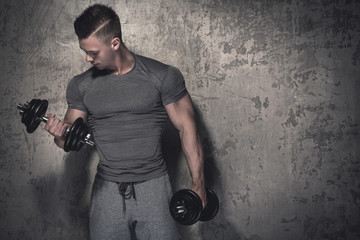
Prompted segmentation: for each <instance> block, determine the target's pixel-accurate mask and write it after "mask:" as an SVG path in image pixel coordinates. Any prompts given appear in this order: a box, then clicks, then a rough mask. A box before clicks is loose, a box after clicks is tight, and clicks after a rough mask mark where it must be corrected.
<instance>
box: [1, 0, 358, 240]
mask: <svg viewBox="0 0 360 240" xmlns="http://www.w3.org/2000/svg"><path fill="white" fill-rule="evenodd" d="M92 3H94V2H93V1H89V0H81V1H75V0H61V1H59V0H50V1H49V0H48V1H47V0H30V1H29V0H22V1H21V0H12V1H6V0H2V1H1V5H0V13H1V14H0V44H1V58H0V68H1V76H0V79H1V82H0V84H1V96H0V108H1V111H0V114H1V115H0V116H1V123H0V124H1V128H0V130H1V138H0V153H1V161H0V238H1V239H9V240H13V239H87V238H88V235H87V221H88V220H87V210H88V204H89V195H90V192H91V184H92V180H93V176H94V172H95V166H96V163H97V161H98V158H97V155H96V153H94V152H93V151H91V150H89V149H86V150H83V151H81V152H79V153H70V154H65V153H64V152H63V151H61V150H60V149H57V147H56V146H55V145H54V144H53V141H52V138H51V137H50V136H49V135H48V134H47V133H46V132H45V131H44V130H43V129H38V130H37V131H36V132H35V133H33V134H27V133H26V131H25V129H24V127H23V125H22V124H21V123H20V117H19V116H18V112H17V111H16V109H15V107H16V104H17V103H23V102H25V101H26V100H30V99H32V98H35V97H36V98H46V99H49V101H50V107H49V112H54V113H57V114H58V116H59V117H63V114H64V113H65V110H66V102H65V98H64V97H65V89H66V85H67V83H68V81H69V79H70V78H71V77H72V76H73V75H75V74H78V73H81V72H82V71H84V70H85V69H87V68H88V67H89V65H87V64H86V63H85V62H84V54H83V53H82V52H81V51H80V49H79V48H78V43H77V39H76V37H75V35H74V33H73V29H72V22H73V20H74V18H75V17H76V16H77V15H78V14H79V13H80V12H81V11H82V10H83V9H85V8H86V7H87V6H88V5H90V4H92ZM103 3H106V4H109V5H110V6H112V7H114V9H115V10H116V11H117V12H118V14H119V15H120V19H121V21H122V23H123V32H124V41H125V43H126V44H127V46H128V47H129V49H131V50H132V51H134V52H136V53H138V54H142V55H145V56H148V57H152V58H155V59H158V60H160V61H163V62H166V63H168V64H172V65H175V66H177V67H178V68H180V70H181V71H182V72H183V74H184V76H185V78H186V83H187V87H188V90H189V92H190V93H191V94H192V96H193V100H194V103H195V107H196V109H197V113H198V120H199V128H200V133H201V136H202V139H203V143H204V148H205V150H206V175H207V180H208V183H209V184H210V185H211V186H212V187H213V188H214V189H215V191H216V192H217V193H218V195H219V198H220V201H221V206H220V212H219V214H218V215H217V217H216V218H215V219H214V220H213V221H210V222H207V223H199V224H196V225H194V226H191V227H181V231H182V235H183V239H206V240H210V239H226V240H227V239H244V240H245V239H252V240H255V239H256V240H260V239H299V240H300V239H359V238H360V219H359V218H360V209H359V208H360V179H359V174H360V160H359V150H358V149H359V144H360V139H359V124H360V122H359V121H360V119H359V111H358V103H359V97H358V94H359V90H360V89H359V87H360V68H359V65H360V15H359V12H360V10H359V9H360V3H359V1H356V0H353V1H351V0H337V1H331V0H322V1H310V0H307V1H301V0H287V1H280V0H274V1H258V0H253V1H252V0H246V1H240V0H239V1H235V0H233V1H230V0H228V1H226V0H211V1H210V0H209V1H206V0H200V1H194V0H183V1H180V0H168V1H165V0H164V1H161V0H151V1H150V0H137V1H130V0H128V1H125V0H119V1H103ZM174 135H176V134H174V129H172V128H171V127H169V132H168V134H167V135H166V137H165V141H164V142H165V145H167V149H166V150H167V151H166V156H167V157H168V164H169V170H170V174H171V177H172V183H173V185H174V188H175V190H178V189H180V188H184V187H189V186H190V178H189V172H188V170H187V166H186V164H185V161H184V159H183V157H182V155H181V153H179V145H178V143H179V142H178V139H176V138H174ZM89 159H90V160H89Z"/></svg>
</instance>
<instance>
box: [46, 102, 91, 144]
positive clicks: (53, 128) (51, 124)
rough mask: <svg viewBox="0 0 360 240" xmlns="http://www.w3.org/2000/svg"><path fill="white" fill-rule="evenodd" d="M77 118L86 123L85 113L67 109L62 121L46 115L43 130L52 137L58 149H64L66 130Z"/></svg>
mask: <svg viewBox="0 0 360 240" xmlns="http://www.w3.org/2000/svg"><path fill="white" fill-rule="evenodd" d="M79 117H81V118H82V119H84V121H85V122H86V120H87V113H86V112H84V111H80V110H77V109H72V108H69V109H68V110H67V111H66V113H65V117H64V121H61V120H60V119H58V118H56V117H55V115H54V114H48V121H47V122H46V125H45V129H46V131H48V132H49V133H50V134H51V135H53V136H54V142H55V144H56V145H57V146H58V147H59V148H64V143H65V132H66V129H67V128H69V127H70V126H71V125H72V124H73V123H74V122H75V120H76V119H77V118H79Z"/></svg>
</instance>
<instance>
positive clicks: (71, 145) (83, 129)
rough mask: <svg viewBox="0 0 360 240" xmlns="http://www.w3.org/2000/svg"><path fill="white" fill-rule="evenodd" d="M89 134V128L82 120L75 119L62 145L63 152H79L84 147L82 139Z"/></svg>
mask: <svg viewBox="0 0 360 240" xmlns="http://www.w3.org/2000/svg"><path fill="white" fill-rule="evenodd" d="M88 133H89V128H88V127H87V125H86V124H85V123H84V120H83V119H82V118H80V117H79V118H77V119H76V120H75V122H74V123H73V125H72V126H71V127H70V129H69V131H68V133H67V135H66V138H65V143H64V151H65V152H69V151H79V150H80V149H81V148H82V146H83V145H84V139H85V137H86V135H87V134H88Z"/></svg>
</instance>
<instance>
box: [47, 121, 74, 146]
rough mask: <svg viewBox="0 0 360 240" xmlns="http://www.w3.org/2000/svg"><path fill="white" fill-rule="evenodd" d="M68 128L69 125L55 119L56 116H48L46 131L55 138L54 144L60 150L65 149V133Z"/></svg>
mask: <svg viewBox="0 0 360 240" xmlns="http://www.w3.org/2000/svg"><path fill="white" fill-rule="evenodd" d="M67 128H68V125H67V124H66V123H64V122H62V121H61V120H60V119H58V118H55V114H48V120H47V122H46V125H45V130H46V131H48V132H49V133H50V134H51V135H53V136H54V138H55V139H54V142H55V143H56V145H57V146H58V147H60V148H64V143H65V132H66V129H67Z"/></svg>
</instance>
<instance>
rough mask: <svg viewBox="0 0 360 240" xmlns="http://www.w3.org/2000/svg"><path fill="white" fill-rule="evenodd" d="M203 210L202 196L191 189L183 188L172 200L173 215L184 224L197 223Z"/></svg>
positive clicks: (171, 209)
mask: <svg viewBox="0 0 360 240" xmlns="http://www.w3.org/2000/svg"><path fill="white" fill-rule="evenodd" d="M201 212H202V202H201V199H200V197H199V196H198V195H197V194H196V193H195V192H193V191H192V190H190V189H182V190H180V191H178V192H176V193H175V194H174V196H173V197H172V198H171V201H170V213H171V216H172V217H173V218H174V219H175V220H176V221H177V222H178V223H180V224H182V225H191V224H194V223H196V222H197V221H198V220H199V218H200V215H201Z"/></svg>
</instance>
